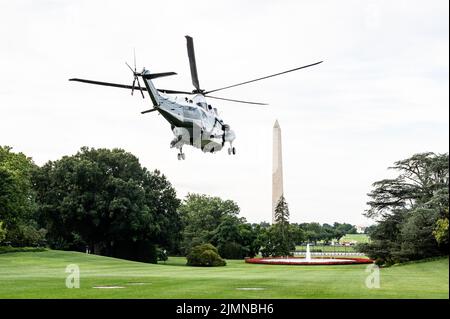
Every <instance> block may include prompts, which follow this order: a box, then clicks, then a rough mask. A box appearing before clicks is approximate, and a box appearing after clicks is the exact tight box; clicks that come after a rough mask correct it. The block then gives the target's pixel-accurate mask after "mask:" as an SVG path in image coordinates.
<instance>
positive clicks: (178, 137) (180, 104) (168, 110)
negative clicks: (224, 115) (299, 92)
mask: <svg viewBox="0 0 450 319" xmlns="http://www.w3.org/2000/svg"><path fill="white" fill-rule="evenodd" d="M185 37H186V44H187V53H188V57H189V65H190V70H191V79H192V85H193V86H194V88H195V89H194V90H192V91H191V92H189V91H179V90H166V89H157V88H156V87H155V86H154V84H153V82H152V80H154V79H157V78H160V77H166V76H172V75H176V74H177V73H175V72H162V73H151V72H150V71H149V70H147V69H145V67H144V68H143V69H142V71H141V72H137V71H136V54H135V53H134V69H133V68H132V67H131V66H130V65H129V64H128V63H127V62H125V64H126V65H127V66H128V68H129V69H130V70H131V72H132V73H133V82H132V84H131V85H125V84H117V83H110V82H100V81H93V80H87V79H79V78H71V79H69V81H77V82H83V83H88V84H95V85H103V86H111V87H117V88H124V89H130V90H131V95H133V94H134V91H135V90H137V89H139V91H140V93H141V95H142V98H145V95H144V91H146V92H148V95H149V97H150V100H151V103H152V106H153V107H152V108H151V109H148V110H145V111H142V112H141V114H146V113H150V112H155V111H156V112H158V113H159V114H161V115H162V116H163V117H164V118H165V119H166V120H167V122H169V124H170V127H171V129H172V132H173V134H174V139H173V140H172V141H171V142H170V147H171V148H176V149H178V154H177V158H178V160H185V159H186V155H185V153H184V152H183V146H184V145H191V146H194V147H196V148H199V149H201V150H202V151H203V152H205V153H207V152H209V153H216V152H218V151H221V150H222V149H223V148H224V146H225V144H226V143H229V147H228V154H230V155H235V154H236V148H235V147H234V146H233V141H234V140H235V138H236V134H235V132H234V131H233V130H231V128H230V125H229V124H226V123H225V122H224V121H223V120H222V119H221V118H220V116H219V112H218V110H217V108H216V107H213V106H212V104H210V103H209V102H208V101H207V99H206V98H208V99H217V100H224V101H230V102H236V103H245V104H253V105H268V104H267V103H260V102H250V101H243V100H235V99H229V98H223V97H218V96H212V95H210V93H213V92H217V91H221V90H225V89H229V88H232V87H236V86H240V85H244V84H248V83H252V82H256V81H260V80H264V79H267V78H270V77H274V76H278V75H282V74H286V73H289V72H293V71H297V70H300V69H304V68H308V67H311V66H314V65H317V64H320V63H322V62H323V61H319V62H316V63H312V64H308V65H304V66H301V67H297V68H294V69H290V70H287V71H283V72H280V73H276V74H271V75H268V76H264V77H260V78H257V79H253V80H249V81H245V82H241V83H237V84H233V85H228V86H225V87H222V88H217V89H213V90H204V89H201V88H200V82H199V78H198V73H197V64H196V61H195V52H194V41H193V39H192V37H190V36H188V35H186V36H185ZM140 78H141V79H142V81H143V83H144V87H142V86H141V83H140V80H139V79H140ZM136 84H137V86H136ZM172 94H175V95H180V94H182V95H185V97H184V99H180V100H179V99H178V96H176V97H175V99H174V98H172V97H171V96H170V95H172ZM186 95H187V97H186Z"/></svg>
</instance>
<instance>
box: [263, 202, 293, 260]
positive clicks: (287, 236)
mask: <svg viewBox="0 0 450 319" xmlns="http://www.w3.org/2000/svg"><path fill="white" fill-rule="evenodd" d="M275 222H276V223H275V224H273V225H272V226H271V227H270V228H269V229H266V230H264V231H263V233H262V234H261V236H260V242H261V246H262V247H263V248H262V250H261V253H262V254H263V256H288V255H290V254H291V251H293V250H294V249H295V240H294V234H293V228H292V227H290V225H289V208H288V205H287V203H286V200H285V199H284V196H281V198H280V200H279V201H278V204H277V206H276V207H275Z"/></svg>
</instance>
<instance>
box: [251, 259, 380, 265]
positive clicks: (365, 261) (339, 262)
mask: <svg viewBox="0 0 450 319" xmlns="http://www.w3.org/2000/svg"><path fill="white" fill-rule="evenodd" d="M271 259H286V261H282V260H277V261H271ZM314 259H315V260H318V259H320V258H314ZM323 259H324V261H323V262H322V261H321V262H317V261H315V262H307V261H305V258H299V257H289V258H284V257H266V258H246V259H245V262H246V263H249V264H266V265H309V266H316V265H317V266H320V265H353V264H371V263H373V260H372V259H367V258H333V260H330V259H331V258H323ZM325 259H326V260H325ZM288 260H289V261H288ZM292 260H295V261H292ZM297 260H298V261H297Z"/></svg>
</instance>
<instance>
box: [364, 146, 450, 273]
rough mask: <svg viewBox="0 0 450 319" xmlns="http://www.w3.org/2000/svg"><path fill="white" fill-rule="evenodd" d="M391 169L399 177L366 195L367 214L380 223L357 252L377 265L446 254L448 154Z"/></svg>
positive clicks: (379, 184) (419, 158)
mask: <svg viewBox="0 0 450 319" xmlns="http://www.w3.org/2000/svg"><path fill="white" fill-rule="evenodd" d="M391 168H392V169H395V170H397V171H399V175H398V176H397V177H396V178H394V179H385V180H382V181H379V182H376V183H374V184H373V187H374V189H373V190H372V191H371V192H370V193H369V196H370V197H371V201H369V202H368V205H369V206H370V208H369V209H368V210H367V211H366V213H365V215H366V216H368V217H372V218H379V220H378V224H377V225H376V226H375V227H374V229H373V230H372V233H371V236H370V237H371V243H369V244H364V245H361V246H360V249H361V250H362V251H363V252H366V253H367V254H369V256H371V257H372V258H376V259H377V260H378V262H379V263H381V264H383V263H384V264H392V263H396V262H402V261H406V260H414V259H421V258H425V257H431V256H436V255H440V254H444V253H447V254H448V251H447V249H448V226H447V227H446V226H445V225H446V223H447V225H448V204H449V200H448V154H441V155H436V154H434V153H422V154H416V155H414V156H412V157H410V158H408V159H405V160H402V161H398V162H396V163H395V165H394V166H393V167H391ZM438 242H439V243H440V244H439V243H438Z"/></svg>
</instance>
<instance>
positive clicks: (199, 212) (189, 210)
mask: <svg viewBox="0 0 450 319" xmlns="http://www.w3.org/2000/svg"><path fill="white" fill-rule="evenodd" d="M179 212H180V215H181V218H182V222H183V226H184V229H183V244H182V246H183V249H184V251H185V252H187V251H189V250H190V249H191V248H192V247H194V246H197V245H199V244H203V243H212V244H214V245H217V244H218V243H219V240H222V241H226V238H220V236H221V235H226V231H225V229H226V228H231V229H233V234H232V236H234V239H236V238H237V237H238V235H237V234H238V230H237V229H236V227H235V226H236V225H235V224H233V222H232V221H233V218H236V217H237V215H238V214H239V206H238V205H237V204H236V203H235V202H233V201H231V200H222V199H220V198H219V197H211V196H207V195H203V194H202V195H200V194H188V195H187V196H186V199H185V200H184V201H183V203H182V205H181V206H180V208H179ZM228 218H230V219H228ZM224 220H225V224H224V225H223V228H224V230H223V231H221V232H220V234H218V228H219V226H220V224H221V223H222V222H223V221H224ZM227 236H228V235H227ZM230 236H231V235H230ZM230 236H228V237H230ZM234 239H233V240H234Z"/></svg>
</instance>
